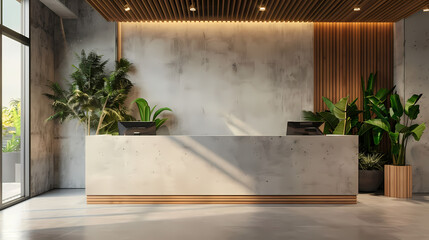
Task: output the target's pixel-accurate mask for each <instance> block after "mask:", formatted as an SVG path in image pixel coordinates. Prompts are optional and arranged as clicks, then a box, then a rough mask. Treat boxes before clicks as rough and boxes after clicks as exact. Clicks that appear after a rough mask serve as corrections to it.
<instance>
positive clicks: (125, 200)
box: [87, 195, 357, 204]
mask: <svg viewBox="0 0 429 240" xmlns="http://www.w3.org/2000/svg"><path fill="white" fill-rule="evenodd" d="M87 203H88V204H356V203H357V197H356V196H355V195H335V196H332V195H329V196H305V195H301V196H296V195H293V196H287V195H282V196H279V195H264V196H261V195H243V196H241V195H222V196H219V195H216V196H212V195H210V196H209V195H186V196H172V195H159V196H153V195H132V196H131V195H130V196H124V195H120V196H118V195H88V196H87Z"/></svg>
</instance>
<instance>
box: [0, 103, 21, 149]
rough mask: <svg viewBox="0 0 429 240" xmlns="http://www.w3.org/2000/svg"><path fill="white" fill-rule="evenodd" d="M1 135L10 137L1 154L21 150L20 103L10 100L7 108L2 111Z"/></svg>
mask: <svg viewBox="0 0 429 240" xmlns="http://www.w3.org/2000/svg"><path fill="white" fill-rule="evenodd" d="M2 135H3V138H7V137H10V139H8V140H7V141H6V146H3V147H2V152H17V151H19V150H20V149H21V101H20V100H12V101H11V102H10V106H9V107H3V109H2Z"/></svg>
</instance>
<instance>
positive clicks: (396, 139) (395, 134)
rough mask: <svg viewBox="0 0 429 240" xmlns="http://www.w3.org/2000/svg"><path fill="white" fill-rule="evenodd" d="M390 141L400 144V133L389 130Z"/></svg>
mask: <svg viewBox="0 0 429 240" xmlns="http://www.w3.org/2000/svg"><path fill="white" fill-rule="evenodd" d="M389 138H390V141H391V142H392V143H394V144H399V133H398V132H389Z"/></svg>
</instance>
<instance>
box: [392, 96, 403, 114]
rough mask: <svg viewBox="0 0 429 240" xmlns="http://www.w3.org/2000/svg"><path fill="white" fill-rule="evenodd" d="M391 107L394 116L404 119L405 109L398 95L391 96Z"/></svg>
mask: <svg viewBox="0 0 429 240" xmlns="http://www.w3.org/2000/svg"><path fill="white" fill-rule="evenodd" d="M390 105H391V107H392V110H393V113H394V116H397V117H398V118H400V117H402V115H403V114H404V108H403V107H402V104H401V99H400V98H399V95H398V94H396V93H395V94H392V95H390Z"/></svg>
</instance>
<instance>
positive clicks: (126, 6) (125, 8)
mask: <svg viewBox="0 0 429 240" xmlns="http://www.w3.org/2000/svg"><path fill="white" fill-rule="evenodd" d="M124 10H125V11H126V12H128V11H130V10H131V8H130V5H128V4H125V6H124Z"/></svg>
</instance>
